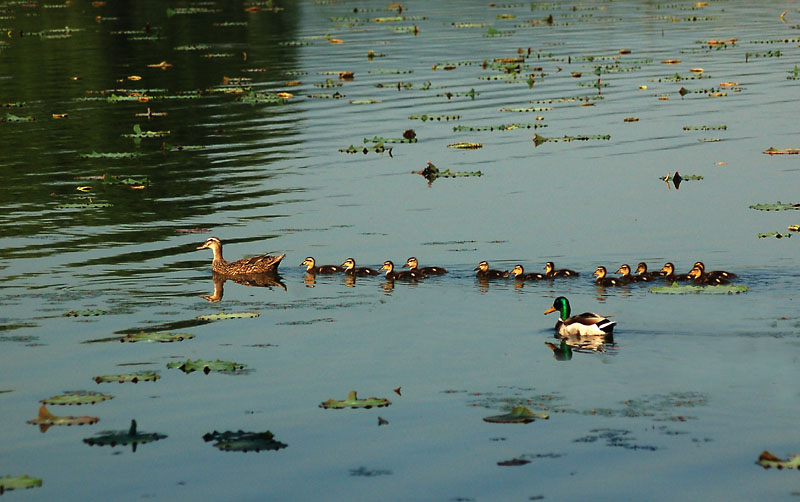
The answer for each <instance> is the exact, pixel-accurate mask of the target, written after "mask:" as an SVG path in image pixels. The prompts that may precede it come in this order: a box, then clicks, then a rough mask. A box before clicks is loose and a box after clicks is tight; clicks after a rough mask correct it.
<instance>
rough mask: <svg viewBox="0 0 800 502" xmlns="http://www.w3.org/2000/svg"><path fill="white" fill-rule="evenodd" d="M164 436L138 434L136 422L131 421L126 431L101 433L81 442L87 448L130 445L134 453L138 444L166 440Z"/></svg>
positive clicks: (155, 433)
mask: <svg viewBox="0 0 800 502" xmlns="http://www.w3.org/2000/svg"><path fill="white" fill-rule="evenodd" d="M166 437H167V435H166V434H159V433H157V432H138V431H137V430H136V420H131V426H130V428H129V429H128V430H126V431H124V430H123V431H103V432H101V433H99V434H97V435H95V436H93V437H90V438H86V439H84V440H83V442H84V443H86V444H88V445H89V446H111V447H112V448H113V447H114V446H117V445H121V446H127V445H131V449H133V451H136V446H137V445H139V444H145V443H152V442H154V441H159V440H161V439H164V438H166Z"/></svg>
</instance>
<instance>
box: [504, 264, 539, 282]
mask: <svg viewBox="0 0 800 502" xmlns="http://www.w3.org/2000/svg"><path fill="white" fill-rule="evenodd" d="M510 275H513V276H514V278H515V279H516V280H518V281H541V280H542V279H547V277H545V276H544V274H537V273H533V272H531V273H530V274H526V273H525V269H524V268H522V265H514V269H513V270H512V271H511V274H510Z"/></svg>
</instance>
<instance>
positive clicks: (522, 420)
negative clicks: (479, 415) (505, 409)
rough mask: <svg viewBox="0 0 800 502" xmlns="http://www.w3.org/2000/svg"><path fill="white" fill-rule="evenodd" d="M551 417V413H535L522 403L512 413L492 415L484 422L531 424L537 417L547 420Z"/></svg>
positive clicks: (485, 418)
mask: <svg viewBox="0 0 800 502" xmlns="http://www.w3.org/2000/svg"><path fill="white" fill-rule="evenodd" d="M548 418H550V415H548V414H547V413H534V412H532V411H531V410H529V409H528V408H526V407H524V406H522V405H520V406H516V407H515V408H514V409H513V410H511V412H510V413H506V414H505V415H494V416H491V417H484V418H483V421H484V422H490V423H493V424H529V423H531V422H533V421H535V420H536V419H544V420H547V419H548Z"/></svg>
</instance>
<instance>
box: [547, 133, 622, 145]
mask: <svg viewBox="0 0 800 502" xmlns="http://www.w3.org/2000/svg"><path fill="white" fill-rule="evenodd" d="M593 139H598V140H604V141H609V140H610V139H611V135H610V134H590V135H582V136H562V137H559V138H546V137H544V136H541V135H539V134H534V135H533V146H539V145H541V144H542V143H546V142H548V141H551V142H554V143H557V142H562V141H565V142H570V141H589V140H593Z"/></svg>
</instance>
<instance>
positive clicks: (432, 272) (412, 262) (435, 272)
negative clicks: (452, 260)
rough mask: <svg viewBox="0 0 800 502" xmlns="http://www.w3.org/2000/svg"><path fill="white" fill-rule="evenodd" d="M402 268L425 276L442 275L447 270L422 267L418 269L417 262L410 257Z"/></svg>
mask: <svg viewBox="0 0 800 502" xmlns="http://www.w3.org/2000/svg"><path fill="white" fill-rule="evenodd" d="M403 266H404V267H408V268H410V269H411V270H414V271H418V272H422V273H423V274H425V275H442V274H446V273H447V270H445V268H444V267H422V268H419V262H418V261H417V259H416V258H415V257H413V256H412V257H411V258H409V259H408V260H406V264H405V265H403Z"/></svg>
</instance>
